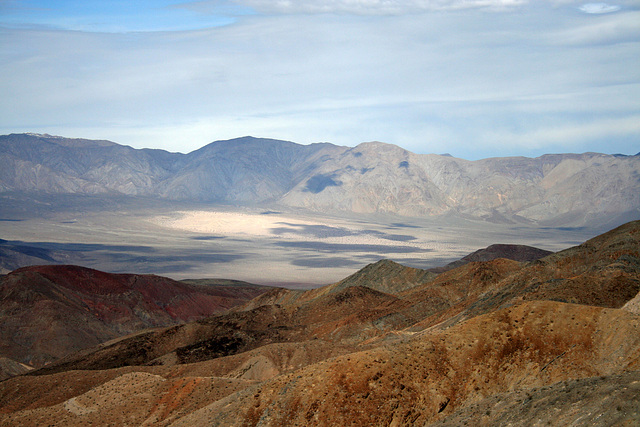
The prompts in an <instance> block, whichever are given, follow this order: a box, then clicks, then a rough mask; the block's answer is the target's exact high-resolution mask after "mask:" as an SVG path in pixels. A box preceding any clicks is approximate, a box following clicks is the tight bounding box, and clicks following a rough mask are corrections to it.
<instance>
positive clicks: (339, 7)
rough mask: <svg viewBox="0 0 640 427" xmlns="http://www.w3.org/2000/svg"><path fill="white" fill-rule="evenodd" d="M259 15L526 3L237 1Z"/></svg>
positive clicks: (464, 0)
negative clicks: (260, 13) (259, 13)
mask: <svg viewBox="0 0 640 427" xmlns="http://www.w3.org/2000/svg"><path fill="white" fill-rule="evenodd" d="M239 1H240V2H241V3H242V4H245V5H247V6H249V7H251V8H253V9H255V10H257V11H259V12H263V13H285V14H315V13H348V14H357V15H395V14H407V13H413V12H421V11H446V10H463V9H478V8H489V9H506V8H512V7H515V6H521V5H523V4H526V3H528V1H527V0H298V1H293V0H280V1H273V0H239Z"/></svg>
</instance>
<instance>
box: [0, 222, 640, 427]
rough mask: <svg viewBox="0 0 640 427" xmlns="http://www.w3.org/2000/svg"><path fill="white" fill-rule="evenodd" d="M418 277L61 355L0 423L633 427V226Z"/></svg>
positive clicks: (638, 346) (636, 350)
mask: <svg viewBox="0 0 640 427" xmlns="http://www.w3.org/2000/svg"><path fill="white" fill-rule="evenodd" d="M432 274H433V273H426V272H420V271H415V269H409V268H403V267H402V266H399V265H397V264H393V263H389V262H387V261H385V262H381V263H378V264H374V265H371V266H369V267H368V268H366V269H364V270H362V271H361V272H359V273H357V274H356V275H354V276H353V277H351V278H348V279H345V280H344V281H342V282H339V283H336V284H334V285H330V286H327V287H324V288H319V289H314V290H310V291H300V290H286V289H277V290H272V291H270V292H268V293H265V294H263V295H261V296H259V297H257V298H256V299H254V300H253V301H251V302H249V303H247V304H245V305H243V306H240V307H238V308H236V309H234V310H233V311H231V312H228V313H224V314H220V315H217V316H213V317H209V318H207V319H203V320H200V321H197V322H191V323H187V324H184V325H178V326H173V327H171V328H165V329H159V330H155V331H148V332H146V333H143V334H138V335H134V336H129V337H126V338H124V339H121V340H118V341H117V342H112V343H107V344H105V345H102V346H99V347H95V348H93V349H88V350H85V351H83V352H81V353H76V354H74V355H72V356H69V357H67V358H65V359H62V360H60V361H58V362H54V363H51V364H50V365H48V366H47V367H45V368H43V369H40V370H38V371H35V372H32V373H29V374H26V375H21V376H17V377H14V378H11V379H9V380H6V381H4V382H2V383H0V408H2V409H0V413H1V415H0V422H2V423H4V424H7V425H15V424H20V425H42V424H47V423H48V424H53V425H86V424H89V423H97V424H106V423H112V424H125V423H129V424H135V425H142V424H153V425H273V426H280V425H351V424H356V425H415V424H419V425H425V424H431V423H441V424H444V425H461V424H464V423H467V424H468V425H495V424H496V423H497V424H500V423H504V422H509V423H513V424H514V425H530V424H531V421H532V420H535V422H538V421H539V420H543V421H544V422H551V424H554V423H555V422H556V421H557V422H562V423H563V424H565V423H575V424H576V425H593V424H596V425H598V423H600V424H599V425H610V424H613V423H620V424H622V425H634V424H637V422H638V420H639V418H638V413H639V408H640V398H639V395H638V393H637V392H634V390H636V389H637V384H636V383H637V378H638V372H639V371H640V317H639V316H638V315H637V314H636V313H635V311H636V310H635V308H634V307H635V306H636V303H635V302H634V298H635V297H636V295H637V294H638V291H639V290H640V222H633V223H628V224H625V225H624V226H621V227H619V228H617V229H615V230H612V231H610V232H608V233H605V234H603V235H601V236H598V237H595V238H593V239H591V240H589V241H587V242H585V243H584V244H582V245H580V246H577V247H574V248H570V249H568V250H565V251H562V252H559V253H555V254H552V255H549V256H546V257H544V258H541V259H539V260H537V261H531V262H519V261H514V260H506V259H494V260H491V261H477V262H469V263H467V264H465V265H462V266H460V267H457V268H454V269H451V270H449V271H447V272H444V273H441V274H439V275H437V276H435V277H434V276H433V275H432ZM383 277H384V280H383ZM367 283H371V285H372V287H373V288H375V289H372V288H370V287H367ZM403 284H404V285H403ZM618 385H619V386H620V387H622V389H616V386H618ZM608 391H611V393H608ZM589 402H592V403H593V405H588V403H589ZM609 403H610V404H609ZM612 405H613V406H612ZM516 407H517V408H518V410H515V408H516ZM520 408H522V409H520ZM553 408H561V409H562V408H564V409H563V412H562V415H561V418H557V415H558V413H557V411H556V410H555V409H553ZM554 414H555V416H554ZM625 423H626V424H625Z"/></svg>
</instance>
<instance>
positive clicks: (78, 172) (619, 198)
mask: <svg viewBox="0 0 640 427" xmlns="http://www.w3.org/2000/svg"><path fill="white" fill-rule="evenodd" d="M0 192H5V193H10V192H21V193H39V194H42V193H49V194H85V195H103V196H109V195H127V196H144V197H152V198H160V199H169V200H178V201H179V200H184V201H195V202H207V203H226V204H233V205H236V206H242V205H263V206H266V205H279V206H286V207H292V208H303V209H307V210H311V211H317V212H324V213H330V212H333V213H357V214H362V213H382V214H399V215H405V216H420V217H422V216H429V215H462V216H465V217H471V218H480V219H484V220H488V221H493V222H506V223H512V222H515V223H517V222H528V223H538V224H541V225H572V226H579V225H585V224H589V225H593V224H594V223H597V222H607V221H609V222H612V221H613V222H615V221H618V223H620V222H624V221H621V220H620V219H626V220H629V219H637V217H638V209H639V208H640V156H638V155H636V156H625V155H607V154H598V153H584V154H549V155H544V156H541V157H538V158H525V157H509V158H490V159H484V160H477V161H468V160H464V159H457V158H453V157H451V156H448V155H435V154H428V155H425V154H415V153H411V152H409V151H406V150H404V149H402V148H400V147H397V146H394V145H390V144H384V143H379V142H371V143H363V144H360V145H358V146H356V147H353V148H350V147H342V146H335V145H332V144H329V143H319V144H311V145H299V144H295V143H293V142H286V141H279V140H273V139H259V138H253V137H243V138H238V139H233V140H227V141H216V142H213V143H211V144H208V145H206V146H204V147H202V148H200V149H198V150H196V151H193V152H190V153H188V154H181V153H170V152H167V151H163V150H151V149H134V148H131V147H128V146H123V145H119V144H116V143H113V142H109V141H96V140H85V139H69V138H63V137H57V136H50V135H39V134H11V135H4V136H0Z"/></svg>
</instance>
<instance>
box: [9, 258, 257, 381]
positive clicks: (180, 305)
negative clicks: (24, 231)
mask: <svg viewBox="0 0 640 427" xmlns="http://www.w3.org/2000/svg"><path fill="white" fill-rule="evenodd" d="M269 289H270V288H269V287H265V286H258V285H252V284H249V283H244V282H235V283H228V282H226V281H211V282H210V283H206V284H204V283H200V284H198V283H195V284H194V283H185V282H178V281H175V280H171V279H169V278H166V277H160V276H154V275H140V274H110V273H105V272H102V271H98V270H93V269H89V268H83V267H78V266H72V265H43V266H33V267H23V268H20V269H17V270H15V271H13V272H11V273H9V274H8V275H6V276H2V277H0V319H2V321H1V322H0V355H1V356H4V357H5V358H8V360H7V362H6V364H5V365H4V366H7V367H8V366H11V367H12V368H13V371H15V370H16V369H19V367H20V364H23V366H24V365H27V366H29V367H32V368H33V367H36V368H39V367H42V366H44V365H45V364H47V363H51V362H53V361H55V360H57V359H59V358H60V357H63V356H66V355H68V354H69V353H72V352H75V351H78V350H82V349H85V348H88V347H91V346H95V345H98V344H100V343H103V342H105V341H109V340H112V339H114V338H118V337H121V336H123V335H127V334H130V333H133V332H138V331H141V330H144V329H149V328H158V327H166V326H170V325H176V324H180V323H184V322H188V321H193V320H197V319H201V318H203V317H207V316H210V315H211V314H213V313H217V312H221V311H225V310H227V309H229V308H231V307H233V306H235V305H238V304H241V303H244V302H246V301H248V300H250V299H252V298H254V297H256V296H258V295H260V294H261V293H263V292H266V291H267V290H269ZM9 360H11V361H13V365H8V363H9V362H8V361H9ZM23 370H27V369H26V367H23ZM3 371H4V372H12V371H11V370H9V369H0V378H1V377H2V372H3Z"/></svg>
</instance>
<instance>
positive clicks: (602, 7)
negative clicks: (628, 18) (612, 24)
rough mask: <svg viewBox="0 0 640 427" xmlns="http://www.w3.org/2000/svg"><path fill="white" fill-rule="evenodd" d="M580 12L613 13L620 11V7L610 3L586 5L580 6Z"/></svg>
mask: <svg viewBox="0 0 640 427" xmlns="http://www.w3.org/2000/svg"><path fill="white" fill-rule="evenodd" d="M580 10H581V11H583V12H584V13H594V14H601V13H612V12H617V11H619V10H620V6H618V5H615V4H609V3H586V4H583V5H582V6H580Z"/></svg>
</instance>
